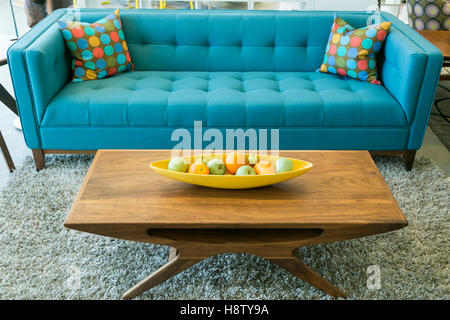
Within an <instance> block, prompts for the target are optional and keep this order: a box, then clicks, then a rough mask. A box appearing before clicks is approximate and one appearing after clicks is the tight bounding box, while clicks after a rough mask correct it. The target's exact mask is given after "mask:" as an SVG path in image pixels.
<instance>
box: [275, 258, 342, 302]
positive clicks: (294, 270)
mask: <svg viewBox="0 0 450 320" xmlns="http://www.w3.org/2000/svg"><path fill="white" fill-rule="evenodd" d="M269 261H270V262H272V263H273V264H276V265H278V266H280V267H282V268H283V269H285V270H287V271H289V272H290V273H291V274H293V275H294V276H296V277H297V278H300V279H302V280H303V281H305V282H307V283H309V284H310V285H312V286H313V287H316V288H317V289H319V290H322V291H323V292H325V293H327V294H329V295H330V296H332V297H335V298H338V297H342V298H346V295H345V293H343V292H342V291H341V290H339V289H338V288H336V287H335V286H334V285H332V284H331V283H330V282H329V281H328V280H326V279H324V278H322V276H321V275H320V274H318V273H317V272H315V271H314V270H312V269H311V268H309V267H308V266H307V265H306V264H304V263H303V262H301V261H300V260H298V259H297V258H296V257H292V258H285V259H273V258H270V259H269Z"/></svg>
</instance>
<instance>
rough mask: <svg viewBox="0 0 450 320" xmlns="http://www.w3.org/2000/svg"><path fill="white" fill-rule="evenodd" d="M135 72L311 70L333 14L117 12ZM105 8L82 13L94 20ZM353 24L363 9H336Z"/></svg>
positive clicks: (359, 22) (363, 18)
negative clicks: (348, 10)
mask: <svg viewBox="0 0 450 320" xmlns="http://www.w3.org/2000/svg"><path fill="white" fill-rule="evenodd" d="M120 14H121V18H122V23H123V27H124V32H125V37H126V40H127V43H128V47H129V49H130V54H131V57H132V60H133V62H134V63H135V66H136V70H169V71H315V70H316V69H317V68H318V67H319V66H320V64H321V62H322V59H323V55H324V53H325V47H326V44H327V40H328V36H329V34H330V29H331V24H332V21H333V17H334V13H333V12H320V11H313V12H307V11H303V12H293V11H284V12H283V11H203V10H138V11H131V10H122V11H121V13H120ZM104 15H105V12H104V11H82V12H81V20H82V21H87V22H93V21H95V20H97V19H99V18H101V17H102V16H104ZM338 15H339V16H340V17H342V18H343V19H344V20H346V21H347V22H349V23H350V24H352V25H353V26H355V27H362V26H364V25H366V21H367V18H368V17H369V15H370V14H368V13H356V12H339V13H338Z"/></svg>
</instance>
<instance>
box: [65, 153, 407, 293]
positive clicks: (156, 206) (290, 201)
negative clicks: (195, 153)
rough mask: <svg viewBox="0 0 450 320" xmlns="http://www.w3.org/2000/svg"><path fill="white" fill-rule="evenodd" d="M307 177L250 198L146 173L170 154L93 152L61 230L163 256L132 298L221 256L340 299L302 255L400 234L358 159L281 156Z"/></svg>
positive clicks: (381, 187)
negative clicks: (162, 248)
mask: <svg viewBox="0 0 450 320" xmlns="http://www.w3.org/2000/svg"><path fill="white" fill-rule="evenodd" d="M280 155H282V156H286V157H292V158H298V159H303V160H306V161H310V162H312V163H313V164H314V168H313V169H312V170H311V171H309V172H308V173H307V174H305V175H303V176H301V177H298V178H296V179H293V180H291V181H288V182H284V183H281V184H277V185H273V186H269V187H263V188H258V189H250V190H223V189H211V188H204V187H199V186H193V185H189V184H185V183H182V182H177V181H172V180H170V179H168V178H165V177H163V176H160V175H158V174H156V173H155V172H153V171H152V170H151V169H150V168H149V163H150V162H152V161H155V160H161V159H167V158H170V151H159V150H158V151H157V150H152V151H147V150H100V151H98V152H97V155H96V156H95V159H94V161H93V163H92V165H91V168H90V169H89V172H88V173H87V175H86V178H85V180H84V183H83V185H82V187H81V190H80V192H79V194H78V196H77V198H76V200H75V202H74V203H73V206H72V209H71V210H70V212H69V214H68V216H67V218H66V221H65V222H64V225H65V226H66V227H67V228H71V229H76V230H80V231H85V232H89V233H94V234H98V235H102V236H108V237H113V238H120V239H126V240H133V241H143V242H151V243H157V244H162V245H168V246H171V249H170V254H169V259H168V263H167V264H166V265H164V266H163V267H161V268H160V269H158V270H156V271H155V272H154V273H153V274H151V275H150V276H149V277H148V278H146V279H144V280H142V282H140V283H139V284H137V285H136V286H135V287H133V288H132V289H130V290H129V291H128V292H126V293H125V294H124V296H123V298H125V299H129V298H133V297H135V296H137V295H139V294H141V293H143V292H144V291H146V290H148V289H150V288H152V287H154V286H156V285H158V284H160V283H162V282H164V281H165V280H167V279H169V278H171V277H173V276H174V275H176V274H178V273H180V272H182V271H183V270H185V269H187V268H189V267H191V266H192V265H194V264H196V263H197V262H199V261H201V260H203V259H206V258H208V257H210V256H214V255H217V254H222V253H249V254H254V255H258V256H260V257H263V258H265V259H267V260H269V261H271V262H272V263H274V264H276V265H278V266H280V267H282V268H284V269H286V270H287V271H289V272H291V273H292V274H293V275H295V276H297V277H299V278H300V279H302V280H304V281H306V282H308V283H310V284H311V285H313V286H314V287H316V288H318V289H320V290H322V291H324V292H326V293H328V294H329V295H331V296H333V297H345V294H344V293H343V292H342V291H341V290H339V289H338V288H336V287H335V286H333V285H332V284H331V283H330V282H328V281H327V280H325V279H324V278H322V277H321V276H320V275H319V274H318V273H316V272H315V271H313V270H311V269H310V268H309V267H308V266H306V265H305V264H304V263H303V262H301V261H300V260H299V259H298V258H297V257H296V256H295V255H294V253H293V252H294V251H295V249H296V248H298V247H301V246H306V245H312V244H319V243H326V242H333V241H342V240H347V239H353V238H360V237H364V236H368V235H373V234H378V233H383V232H388V231H392V230H396V229H400V228H403V227H405V226H406V225H407V221H406V219H405V216H404V215H403V213H402V212H401V211H400V209H399V207H398V205H397V203H396V202H395V200H394V198H393V196H392V194H391V192H390V191H389V188H388V187H387V185H386V183H385V182H384V180H383V178H382V176H381V174H380V172H379V171H378V169H377V168H376V166H375V164H374V162H373V160H372V158H371V157H370V155H369V153H368V152H366V151H288V152H281V153H280Z"/></svg>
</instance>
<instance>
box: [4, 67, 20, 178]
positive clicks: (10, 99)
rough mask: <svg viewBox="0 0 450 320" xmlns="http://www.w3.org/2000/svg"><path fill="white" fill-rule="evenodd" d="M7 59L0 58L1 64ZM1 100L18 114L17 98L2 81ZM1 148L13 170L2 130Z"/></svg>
mask: <svg viewBox="0 0 450 320" xmlns="http://www.w3.org/2000/svg"><path fill="white" fill-rule="evenodd" d="M7 63H8V62H7V61H6V59H2V60H0V66H3V65H5V64H7ZM0 101H1V102H3V103H4V104H5V105H6V106H7V107H8V108H9V109H10V110H11V111H12V112H14V113H15V114H16V115H18V112H17V106H16V100H14V98H13V97H12V96H11V95H10V94H9V92H8V91H7V90H6V89H5V87H3V85H2V84H1V83H0ZM0 149H2V153H3V156H4V158H5V161H6V164H7V165H8V168H9V171H11V172H12V171H13V170H14V169H15V168H16V167H15V166H14V162H13V160H12V158H11V154H10V153H9V150H8V147H7V146H6V142H5V139H3V135H2V132H1V131H0Z"/></svg>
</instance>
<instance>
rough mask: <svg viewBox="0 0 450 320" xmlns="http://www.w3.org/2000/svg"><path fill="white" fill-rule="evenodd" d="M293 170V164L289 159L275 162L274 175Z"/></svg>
mask: <svg viewBox="0 0 450 320" xmlns="http://www.w3.org/2000/svg"><path fill="white" fill-rule="evenodd" d="M293 168H294V163H293V162H292V160H291V159H288V158H280V159H278V160H277V161H276V162H275V171H276V173H281V172H288V171H292V169H293Z"/></svg>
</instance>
